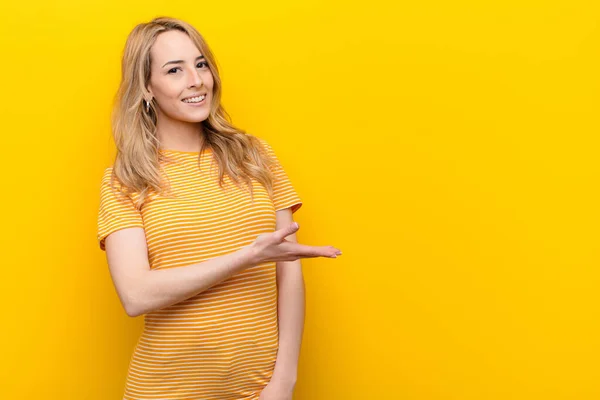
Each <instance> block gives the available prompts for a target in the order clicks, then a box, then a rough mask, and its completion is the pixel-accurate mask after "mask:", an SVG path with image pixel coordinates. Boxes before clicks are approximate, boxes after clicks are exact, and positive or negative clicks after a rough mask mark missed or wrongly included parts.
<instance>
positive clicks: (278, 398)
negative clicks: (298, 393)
mask: <svg viewBox="0 0 600 400" xmlns="http://www.w3.org/2000/svg"><path fill="white" fill-rule="evenodd" d="M293 392H294V386H293V385H287V384H284V383H282V382H278V381H271V382H269V384H268V385H267V386H265V388H264V389H263V391H262V392H261V393H260V397H259V398H258V400H292V393H293Z"/></svg>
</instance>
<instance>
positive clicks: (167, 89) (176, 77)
mask: <svg viewBox="0 0 600 400" xmlns="http://www.w3.org/2000/svg"><path fill="white" fill-rule="evenodd" d="M150 57H151V60H152V61H151V65H150V82H149V83H148V91H149V93H150V95H151V96H152V98H153V99H154V101H155V103H156V105H157V107H156V108H157V114H158V115H157V118H158V120H162V121H161V122H166V121H165V119H170V120H175V121H182V122H190V123H196V122H201V121H204V120H205V119H206V118H208V115H209V113H210V104H211V100H212V89H213V75H212V72H211V71H210V69H209V68H208V64H207V62H206V60H205V59H204V57H203V55H202V54H201V53H200V50H199V49H198V48H197V47H196V46H195V45H194V42H192V40H191V39H190V38H189V36H188V35H187V34H185V33H184V32H181V31H178V30H171V31H167V32H163V33H161V34H159V35H158V36H157V37H156V41H155V43H154V45H153V46H152V48H151V50H150ZM201 95H204V99H202V96H201ZM198 96H200V97H198ZM173 122H174V121H173Z"/></svg>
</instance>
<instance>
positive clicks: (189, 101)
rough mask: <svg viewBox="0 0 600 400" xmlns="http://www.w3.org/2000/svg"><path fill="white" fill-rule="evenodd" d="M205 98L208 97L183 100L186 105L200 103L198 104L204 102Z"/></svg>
mask: <svg viewBox="0 0 600 400" xmlns="http://www.w3.org/2000/svg"><path fill="white" fill-rule="evenodd" d="M205 97H206V95H202V96H198V97H192V98H189V99H185V100H183V102H184V103H198V102H201V101H202V100H204V98H205Z"/></svg>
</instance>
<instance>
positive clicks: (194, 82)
mask: <svg viewBox="0 0 600 400" xmlns="http://www.w3.org/2000/svg"><path fill="white" fill-rule="evenodd" d="M203 84H204V82H203V81H202V78H201V77H200V73H198V71H196V69H195V68H194V71H193V72H192V73H191V76H190V81H189V85H188V89H189V88H193V87H200V86H202V85H203Z"/></svg>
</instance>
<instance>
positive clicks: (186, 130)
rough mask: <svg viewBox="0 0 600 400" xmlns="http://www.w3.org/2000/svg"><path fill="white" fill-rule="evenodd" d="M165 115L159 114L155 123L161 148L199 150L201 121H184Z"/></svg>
mask: <svg viewBox="0 0 600 400" xmlns="http://www.w3.org/2000/svg"><path fill="white" fill-rule="evenodd" d="M165 117H166V116H165V115H160V116H159V118H157V124H156V135H157V137H158V141H159V142H160V148H161V149H167V150H179V151H200V147H201V146H202V142H203V137H204V131H203V129H202V123H201V122H185V121H178V120H173V119H171V118H168V117H166V118H165Z"/></svg>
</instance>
